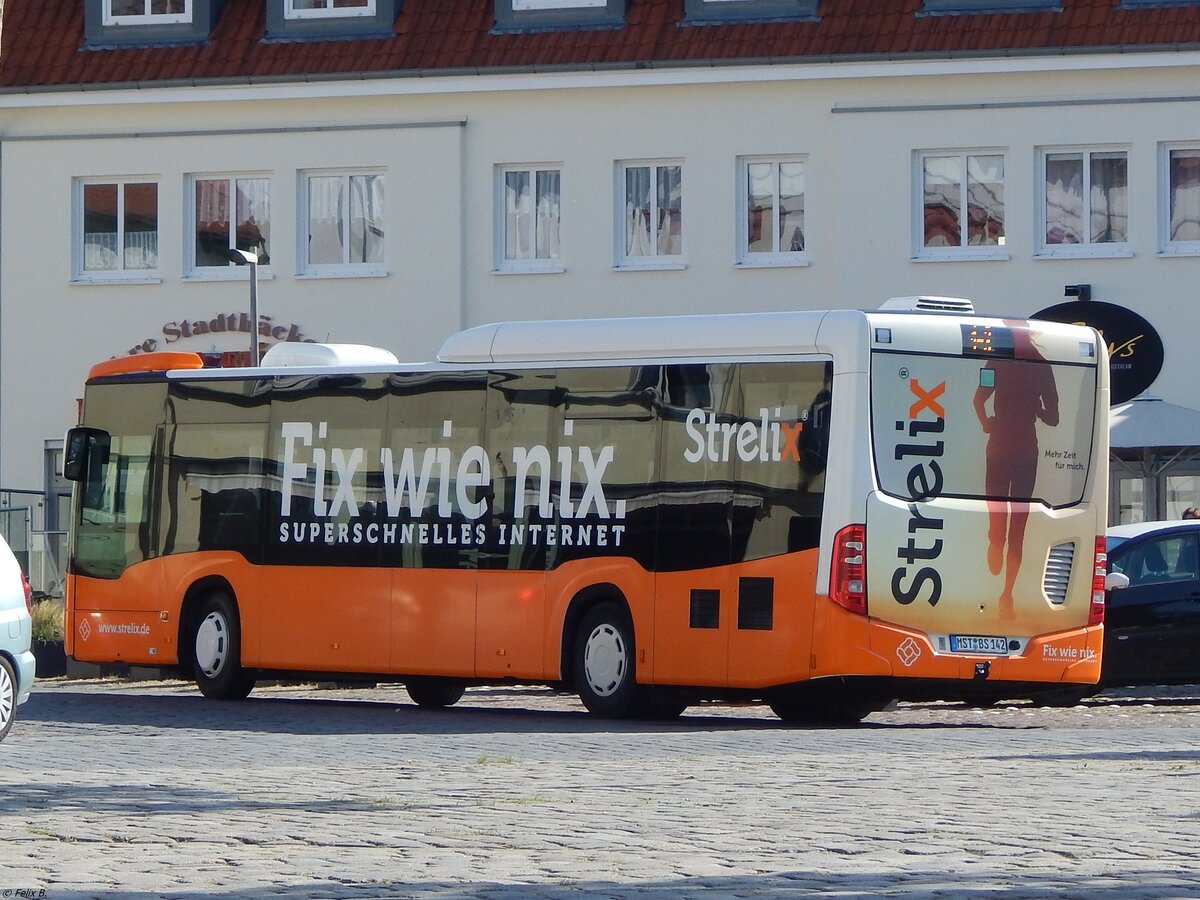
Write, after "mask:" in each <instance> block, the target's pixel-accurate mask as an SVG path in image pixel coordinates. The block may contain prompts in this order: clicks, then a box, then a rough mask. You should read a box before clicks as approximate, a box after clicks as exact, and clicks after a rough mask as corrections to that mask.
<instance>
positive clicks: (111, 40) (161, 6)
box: [83, 0, 221, 50]
mask: <svg viewBox="0 0 1200 900" xmlns="http://www.w3.org/2000/svg"><path fill="white" fill-rule="evenodd" d="M220 6H221V0H84V2H83V11H84V12H83V32H84V47H85V48H86V49H88V50H103V49H107V48H111V47H130V46H138V47H141V46H147V45H151V46H153V45H162V44H196V43H203V42H204V41H205V40H206V39H207V38H208V34H209V32H210V31H212V28H213V25H215V24H216V18H217V12H218V10H219V8H220Z"/></svg>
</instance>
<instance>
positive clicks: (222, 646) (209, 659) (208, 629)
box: [196, 612, 229, 678]
mask: <svg viewBox="0 0 1200 900" xmlns="http://www.w3.org/2000/svg"><path fill="white" fill-rule="evenodd" d="M228 649H229V628H228V626H227V625H226V624H225V618H224V616H222V615H221V614H220V613H215V612H211V613H209V614H208V615H207V616H205V617H204V620H203V621H202V622H201V623H200V627H199V628H197V629H196V665H198V666H199V667H200V671H201V672H203V673H204V674H205V675H207V676H208V677H209V678H212V677H213V676H214V675H216V674H217V673H218V672H220V671H221V667H222V666H223V665H225V654H226V653H227V652H228Z"/></svg>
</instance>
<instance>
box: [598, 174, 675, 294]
mask: <svg viewBox="0 0 1200 900" xmlns="http://www.w3.org/2000/svg"><path fill="white" fill-rule="evenodd" d="M647 167H649V169H650V171H651V173H652V175H653V183H652V185H651V190H650V197H651V208H652V209H657V207H658V170H659V169H660V168H670V167H678V169H679V184H680V195H679V210H680V215H682V214H683V207H684V196H683V185H684V177H685V169H684V164H683V160H682V159H677V158H676V159H623V160H620V161H618V162H617V164H616V166H615V170H616V174H615V180H616V184H615V185H614V191H613V199H614V201H615V202H614V204H613V206H614V209H613V237H614V251H615V260H616V261H615V263H614V268H616V269H619V270H628V271H638V270H646V269H686V268H687V263H686V262H685V259H684V255H683V231H682V230H680V233H679V247H680V252H679V253H659V252H658V248H657V246H656V245H655V244H654V242H653V241H651V248H652V250H653V252H652V253H649V254H645V255H642V254H630V253H628V252H626V247H628V246H629V235H628V233H627V231H626V224H627V223H626V216H625V201H626V197H625V173H626V172H627V171H629V170H630V169H639V168H647Z"/></svg>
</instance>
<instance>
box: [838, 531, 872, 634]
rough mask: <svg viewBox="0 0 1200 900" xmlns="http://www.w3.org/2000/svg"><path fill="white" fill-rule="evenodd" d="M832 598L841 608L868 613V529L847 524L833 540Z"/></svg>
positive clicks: (862, 613)
mask: <svg viewBox="0 0 1200 900" xmlns="http://www.w3.org/2000/svg"><path fill="white" fill-rule="evenodd" d="M829 587H830V590H829V595H830V596H831V597H833V599H834V601H835V602H836V603H837V604H838V605H839V606H844V607H845V608H846V609H848V610H850V612H854V613H858V614H860V615H864V616H865V615H866V614H867V527H866V526H865V525H847V526H846V527H845V528H843V529H842V530H841V531H839V532H838V533H837V535H836V536H835V537H834V539H833V572H832V583H831V584H830V586H829Z"/></svg>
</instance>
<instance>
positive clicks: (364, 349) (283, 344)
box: [262, 341, 400, 369]
mask: <svg viewBox="0 0 1200 900" xmlns="http://www.w3.org/2000/svg"><path fill="white" fill-rule="evenodd" d="M399 364H400V361H399V360H398V359H396V354H394V353H392V352H391V351H390V350H384V349H382V348H381V347H371V346H368V345H367V344H307V343H304V342H302V341H280V342H279V343H278V344H272V345H271V346H270V347H269V348H268V349H267V352H266V353H264V354H263V358H262V367H263V368H264V369H268V368H287V367H291V366H396V365H399Z"/></svg>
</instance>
